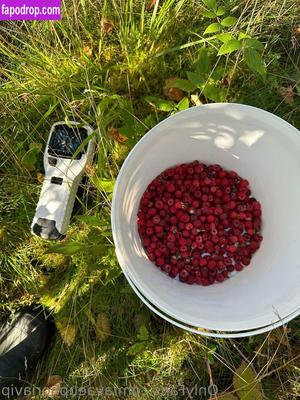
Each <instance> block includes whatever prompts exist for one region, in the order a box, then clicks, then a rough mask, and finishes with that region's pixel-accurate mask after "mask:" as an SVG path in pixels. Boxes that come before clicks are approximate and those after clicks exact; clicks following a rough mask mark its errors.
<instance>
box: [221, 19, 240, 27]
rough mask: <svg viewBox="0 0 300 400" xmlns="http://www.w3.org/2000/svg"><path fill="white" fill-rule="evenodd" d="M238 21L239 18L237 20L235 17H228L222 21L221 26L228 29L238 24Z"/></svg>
mask: <svg viewBox="0 0 300 400" xmlns="http://www.w3.org/2000/svg"><path fill="white" fill-rule="evenodd" d="M236 21H237V18H235V17H226V18H224V19H222V21H221V25H222V26H225V27H226V28H227V27H229V26H232V25H234V24H235V23H236Z"/></svg>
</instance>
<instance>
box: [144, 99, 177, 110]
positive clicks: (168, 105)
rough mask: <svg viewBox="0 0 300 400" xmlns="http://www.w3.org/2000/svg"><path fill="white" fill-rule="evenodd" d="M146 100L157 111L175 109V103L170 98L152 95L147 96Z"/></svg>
mask: <svg viewBox="0 0 300 400" xmlns="http://www.w3.org/2000/svg"><path fill="white" fill-rule="evenodd" d="M146 101H148V103H150V104H151V105H152V106H154V107H155V108H156V109H158V110H159V111H164V112H169V111H173V110H174V109H176V104H175V103H174V102H173V101H170V100H164V99H159V98H157V97H154V96H147V97H146Z"/></svg>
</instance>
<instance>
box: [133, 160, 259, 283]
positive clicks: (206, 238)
mask: <svg viewBox="0 0 300 400" xmlns="http://www.w3.org/2000/svg"><path fill="white" fill-rule="evenodd" d="M137 223H138V231H139V234H140V237H141V240H142V244H143V246H144V248H145V251H146V253H147V256H148V258H149V260H150V261H152V262H153V263H155V265H156V266H157V267H159V268H160V269H161V270H162V271H163V272H165V273H167V274H169V276H170V277H172V278H175V277H177V276H178V277H179V279H180V281H182V282H186V283H189V284H193V283H196V284H199V285H204V286H207V285H211V284H213V283H215V282H223V281H224V280H225V279H227V278H229V276H230V273H231V272H233V271H241V270H242V269H243V268H244V267H246V266H248V265H249V264H250V261H251V257H252V255H253V254H254V253H255V252H256V250H257V249H258V248H259V247H260V243H261V241H262V236H261V235H260V233H259V232H260V229H261V205H260V203H259V202H258V201H257V200H256V199H255V198H254V197H252V196H251V191H250V188H249V182H248V181H247V180H246V179H243V178H241V177H240V176H239V175H238V174H237V173H236V172H234V171H226V170H224V169H223V168H222V167H220V165H205V164H203V163H200V162H199V161H194V162H192V163H189V164H181V165H177V166H175V167H172V168H169V169H167V170H165V171H163V172H162V173H161V174H160V175H158V176H157V177H156V178H155V179H154V180H153V181H152V182H151V183H150V184H149V186H148V187H147V190H146V191H145V193H144V194H143V196H142V199H141V202H140V207H139V211H138V219H137Z"/></svg>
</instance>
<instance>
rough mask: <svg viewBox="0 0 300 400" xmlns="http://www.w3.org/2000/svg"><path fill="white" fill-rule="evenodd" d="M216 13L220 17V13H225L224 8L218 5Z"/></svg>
mask: <svg viewBox="0 0 300 400" xmlns="http://www.w3.org/2000/svg"><path fill="white" fill-rule="evenodd" d="M216 14H217V16H218V17H221V15H224V14H225V8H224V7H218V9H217V12H216Z"/></svg>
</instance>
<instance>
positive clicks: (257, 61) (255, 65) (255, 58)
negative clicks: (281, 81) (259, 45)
mask: <svg viewBox="0 0 300 400" xmlns="http://www.w3.org/2000/svg"><path fill="white" fill-rule="evenodd" d="M244 61H245V63H246V64H247V65H248V67H249V68H250V69H252V71H254V72H258V73H259V74H260V75H262V76H264V75H265V74H266V65H265V63H264V60H263V59H262V57H261V55H260V54H259V53H258V52H257V51H256V50H254V49H251V48H246V49H245V50H244Z"/></svg>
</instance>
